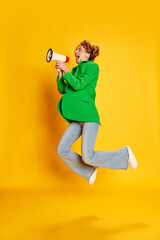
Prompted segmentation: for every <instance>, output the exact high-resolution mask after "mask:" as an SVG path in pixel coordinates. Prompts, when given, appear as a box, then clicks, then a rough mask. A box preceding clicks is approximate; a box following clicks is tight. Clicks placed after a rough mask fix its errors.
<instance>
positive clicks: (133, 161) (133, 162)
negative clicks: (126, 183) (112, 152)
mask: <svg viewBox="0 0 160 240" xmlns="http://www.w3.org/2000/svg"><path fill="white" fill-rule="evenodd" d="M126 147H127V149H128V153H129V159H128V165H129V166H130V167H131V168H133V169H135V168H137V160H136V158H135V156H134V155H133V152H132V150H131V148H130V146H126Z"/></svg>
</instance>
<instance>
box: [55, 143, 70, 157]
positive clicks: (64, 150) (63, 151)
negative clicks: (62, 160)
mask: <svg viewBox="0 0 160 240" xmlns="http://www.w3.org/2000/svg"><path fill="white" fill-rule="evenodd" d="M69 150H70V149H68V148H62V147H61V146H60V145H58V146H57V149H56V153H57V154H58V155H59V156H62V155H63V156H64V155H66V154H67V153H68V152H69Z"/></svg>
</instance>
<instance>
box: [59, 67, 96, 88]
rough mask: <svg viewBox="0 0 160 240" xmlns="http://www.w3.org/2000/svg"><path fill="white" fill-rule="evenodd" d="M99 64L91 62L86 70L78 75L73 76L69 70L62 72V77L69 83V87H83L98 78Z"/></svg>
mask: <svg viewBox="0 0 160 240" xmlns="http://www.w3.org/2000/svg"><path fill="white" fill-rule="evenodd" d="M98 75H99V66H98V64H96V63H95V64H93V65H91V66H89V67H88V68H87V69H86V71H85V72H84V73H82V74H80V75H79V76H78V77H74V76H73V74H72V73H71V72H67V73H65V74H64V76H63V78H64V79H65V80H66V81H67V82H68V83H69V84H70V85H71V87H72V88H73V89H74V90H75V91H77V90H81V89H83V88H85V87H86V86H88V85H89V84H91V83H92V82H93V81H94V80H97V79H98Z"/></svg>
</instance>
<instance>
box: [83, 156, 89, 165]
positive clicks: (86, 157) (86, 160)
mask: <svg viewBox="0 0 160 240" xmlns="http://www.w3.org/2000/svg"><path fill="white" fill-rule="evenodd" d="M82 160H83V162H84V163H86V164H88V165H89V164H90V160H91V157H89V156H88V155H82Z"/></svg>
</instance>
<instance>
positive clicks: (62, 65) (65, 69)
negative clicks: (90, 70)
mask: <svg viewBox="0 0 160 240" xmlns="http://www.w3.org/2000/svg"><path fill="white" fill-rule="evenodd" d="M55 68H57V69H58V68H59V69H60V70H62V71H64V72H65V73H67V72H69V69H68V68H67V66H66V64H65V63H63V62H60V61H56V66H55Z"/></svg>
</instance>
